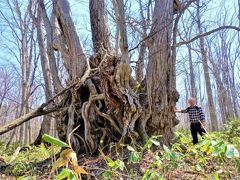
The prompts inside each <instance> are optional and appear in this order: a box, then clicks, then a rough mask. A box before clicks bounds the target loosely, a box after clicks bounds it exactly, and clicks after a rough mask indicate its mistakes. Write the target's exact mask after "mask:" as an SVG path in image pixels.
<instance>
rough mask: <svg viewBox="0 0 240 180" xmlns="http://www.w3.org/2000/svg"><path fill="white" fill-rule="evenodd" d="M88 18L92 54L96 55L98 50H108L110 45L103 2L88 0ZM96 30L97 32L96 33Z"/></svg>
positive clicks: (101, 0) (102, 0)
mask: <svg viewBox="0 0 240 180" xmlns="http://www.w3.org/2000/svg"><path fill="white" fill-rule="evenodd" d="M89 8H90V12H92V13H90V18H91V31H92V41H93V48H94V52H95V53H97V52H98V51H99V50H100V49H102V47H103V48H105V49H106V50H110V49H108V48H110V47H111V45H110V32H109V30H108V27H107V18H106V17H107V10H106V4H105V0H98V1H95V0H90V1H89ZM96 29H97V31H96Z"/></svg>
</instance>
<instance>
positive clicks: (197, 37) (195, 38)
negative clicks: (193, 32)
mask: <svg viewBox="0 0 240 180" xmlns="http://www.w3.org/2000/svg"><path fill="white" fill-rule="evenodd" d="M223 29H233V30H236V31H240V28H239V27H236V26H221V27H218V28H216V29H213V30H211V31H208V32H205V33H202V34H199V35H197V36H195V37H194V38H192V39H189V40H186V41H182V42H179V43H177V44H176V46H177V47H179V46H181V45H185V44H189V43H191V42H193V41H195V40H197V39H199V38H201V37H205V36H208V35H210V34H212V33H215V32H217V31H220V30H223Z"/></svg>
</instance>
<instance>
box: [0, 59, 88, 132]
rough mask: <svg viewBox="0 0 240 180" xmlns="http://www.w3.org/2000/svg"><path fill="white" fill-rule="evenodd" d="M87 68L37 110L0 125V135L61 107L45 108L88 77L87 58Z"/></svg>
mask: <svg viewBox="0 0 240 180" xmlns="http://www.w3.org/2000/svg"><path fill="white" fill-rule="evenodd" d="M86 62H87V69H86V71H85V74H84V75H83V76H82V78H81V79H80V80H78V81H76V82H74V83H73V84H72V85H70V86H68V87H67V88H65V89H64V90H62V91H61V92H59V93H58V94H56V95H55V96H54V97H53V98H51V99H50V100H49V101H48V102H46V103H43V104H42V105H41V106H40V107H39V108H38V109H37V110H35V111H33V112H30V113H28V114H25V115H23V116H21V117H19V118H17V119H15V120H12V121H10V122H9V123H7V124H6V125H3V126H2V127H0V135H2V134H4V133H6V132H8V131H10V130H12V129H14V128H15V127H17V126H20V125H21V124H23V123H24V122H27V121H29V120H31V119H33V118H35V117H38V116H42V115H46V114H49V113H52V112H55V111H58V110H60V108H62V107H61V106H54V107H51V108H49V109H45V108H46V107H47V106H48V105H49V104H50V103H51V102H54V99H56V98H57V97H59V96H60V95H62V94H64V93H65V92H66V91H68V90H70V89H71V88H73V87H75V86H79V87H80V86H81V85H82V84H83V83H84V82H85V81H86V79H87V78H88V77H89V75H90V73H91V71H92V70H91V69H90V65H89V61H88V60H87V61H86Z"/></svg>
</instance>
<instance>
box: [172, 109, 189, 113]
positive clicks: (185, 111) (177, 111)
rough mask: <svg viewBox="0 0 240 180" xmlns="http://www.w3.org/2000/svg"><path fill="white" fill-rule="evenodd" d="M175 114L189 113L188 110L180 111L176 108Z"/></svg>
mask: <svg viewBox="0 0 240 180" xmlns="http://www.w3.org/2000/svg"><path fill="white" fill-rule="evenodd" d="M174 112H176V113H188V108H186V109H183V110H180V109H177V108H175V109H174Z"/></svg>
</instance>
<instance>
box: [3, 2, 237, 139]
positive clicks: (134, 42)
mask: <svg viewBox="0 0 240 180" xmlns="http://www.w3.org/2000/svg"><path fill="white" fill-rule="evenodd" d="M41 2H43V1H41ZM62 2H63V4H64V3H65V1H62ZM66 2H67V1H66ZM68 2H69V5H70V9H71V11H70V15H71V17H72V21H73V22H74V25H75V28H76V33H77V36H78V37H80V39H81V43H82V47H84V50H83V51H84V53H85V55H86V57H88V58H90V57H91V56H92V55H93V54H94V47H93V46H94V45H93V42H92V30H91V22H90V12H89V1H86V0H81V1H80V0H69V1H68ZM39 3H40V1H34V0H32V1H28V0H0V7H1V9H0V39H1V43H0V125H1V126H2V125H3V124H5V123H7V122H9V121H10V120H13V119H16V118H18V117H20V116H22V115H24V114H27V113H28V112H31V111H33V110H35V109H37V108H38V107H39V106H40V105H41V104H42V103H43V102H45V101H47V100H49V99H50V98H51V97H53V96H54V95H55V94H56V93H57V92H58V91H57V90H56V89H57V88H58V87H57V86H58V85H56V84H58V83H59V84H61V86H62V87H67V86H69V85H70V83H69V81H68V80H69V74H68V73H67V68H66V66H67V65H66V62H65V61H64V57H63V56H64V55H63V54H62V53H61V52H60V51H57V50H56V51H54V54H53V56H54V58H55V60H56V64H55V65H56V69H57V72H55V75H56V74H57V75H58V77H54V76H53V74H54V73H53V72H51V71H52V70H51V68H50V66H52V65H51V61H50V59H48V58H46V59H45V60H46V61H45V60H44V57H42V56H41V50H45V53H46V51H48V48H49V47H48V46H49V44H48V38H47V33H48V28H49V27H48V26H47V23H46V22H45V21H46V20H44V18H46V17H44V16H45V15H43V16H42V17H43V19H42V20H39V16H38V13H39V12H38V6H39ZM113 3H114V1H110V0H105V4H106V12H107V17H108V29H109V37H110V41H111V44H112V48H113V49H114V50H113V51H115V52H119V46H120V43H119V37H120V35H119V28H118V26H117V20H116V19H117V18H116V12H115V9H114V7H116V4H115V5H113ZM181 3H182V5H188V4H189V7H188V8H187V9H186V10H185V11H184V13H183V14H182V15H181V16H180V19H177V17H178V16H177V15H176V14H175V15H174V16H173V17H174V19H173V20H172V21H173V22H174V23H175V22H176V21H178V22H177V23H178V27H177V29H176V30H175V34H174V35H173V36H176V47H177V48H176V89H177V91H178V92H179V94H180V98H179V101H178V103H177V107H178V108H180V109H181V108H182V109H183V108H185V107H186V106H187V99H188V98H189V97H191V96H193V97H196V99H197V103H198V105H199V106H201V107H203V110H204V112H205V114H206V119H207V129H208V130H221V129H222V127H223V124H224V123H226V122H227V121H228V120H229V119H230V118H232V117H239V115H240V93H239V92H240V60H239V59H240V56H239V55H240V48H239V45H240V33H239V26H240V1H239V0H228V1H225V0H196V1H193V0H189V1H182V2H181ZM44 5H45V10H46V11H45V12H46V13H47V14H46V15H47V16H48V18H49V19H50V20H51V13H52V2H51V1H44ZM65 5H66V4H65ZM154 5H155V1H151V0H126V1H124V13H125V20H126V32H127V37H128V50H129V62H130V66H131V68H132V73H131V74H132V76H133V77H134V79H135V80H137V81H138V82H141V81H142V80H143V79H144V77H145V75H146V71H147V70H146V69H147V64H148V61H149V49H148V45H147V43H148V42H147V40H146V39H148V38H149V37H150V36H149V35H151V28H152V22H153V20H152V18H153V15H154ZM51 21H52V20H51ZM39 30H41V34H42V37H40V39H39V37H38V32H37V31H39ZM41 38H42V42H41ZM143 40H144V41H143ZM145 40H146V41H145ZM140 42H141V43H140ZM54 43H55V42H54V40H53V46H54V45H56V46H57V44H54ZM54 48H56V49H57V48H58V47H54ZM57 81H60V82H57ZM55 116H56V114H54V113H51V114H48V115H45V116H41V117H37V118H34V119H32V120H30V121H28V122H26V123H24V124H22V125H21V126H19V127H17V128H15V129H13V130H11V131H10V132H8V133H6V134H4V135H1V136H0V138H1V140H4V141H7V142H8V143H11V142H15V141H20V142H21V143H22V144H29V143H33V142H34V141H35V140H36V138H37V136H38V135H39V130H40V128H41V126H42V128H44V127H43V124H42V122H43V121H44V120H45V121H48V122H50V123H47V131H48V133H49V134H51V135H54V136H57V131H56V122H55ZM178 118H179V119H180V124H179V125H178V127H180V128H188V127H189V124H188V119H187V115H182V114H181V115H179V116H178Z"/></svg>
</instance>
